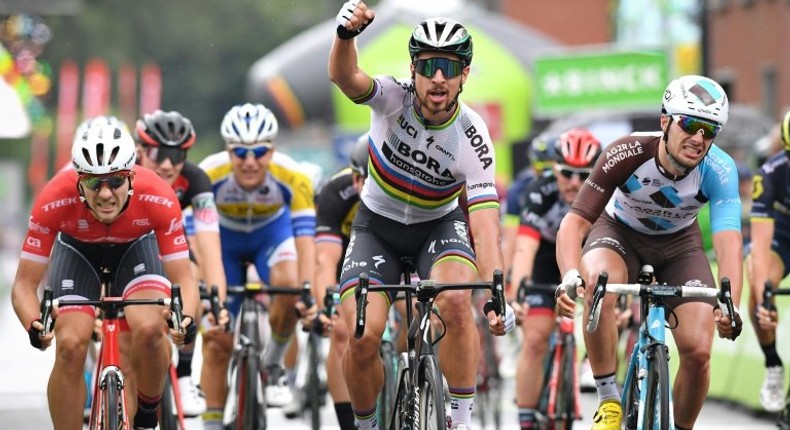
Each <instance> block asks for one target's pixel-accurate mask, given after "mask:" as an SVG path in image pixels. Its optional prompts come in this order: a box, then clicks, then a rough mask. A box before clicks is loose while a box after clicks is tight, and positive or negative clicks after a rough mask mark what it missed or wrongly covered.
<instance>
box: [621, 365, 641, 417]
mask: <svg viewBox="0 0 790 430" xmlns="http://www.w3.org/2000/svg"><path fill="white" fill-rule="evenodd" d="M628 366H629V368H628V369H627V371H626V376H625V381H624V383H623V394H622V396H621V398H620V401H621V403H622V405H623V424H624V425H625V429H626V430H635V429H636V425H637V423H638V422H639V378H638V377H637V376H638V371H639V368H638V364H637V361H636V355H633V354H632V356H631V359H630V360H629V361H628Z"/></svg>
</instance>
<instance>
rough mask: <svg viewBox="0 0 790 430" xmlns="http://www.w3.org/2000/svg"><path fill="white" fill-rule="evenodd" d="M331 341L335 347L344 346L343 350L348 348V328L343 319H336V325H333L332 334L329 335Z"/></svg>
mask: <svg viewBox="0 0 790 430" xmlns="http://www.w3.org/2000/svg"><path fill="white" fill-rule="evenodd" d="M329 340H330V343H331V345H332V347H334V348H342V349H341V351H342V350H345V349H346V344H347V343H348V329H347V328H346V323H345V322H343V321H342V320H339V319H338V320H336V321H335V323H334V325H333V326H332V334H331V335H330V336H329Z"/></svg>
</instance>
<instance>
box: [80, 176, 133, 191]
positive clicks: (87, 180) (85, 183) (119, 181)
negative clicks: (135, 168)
mask: <svg viewBox="0 0 790 430" xmlns="http://www.w3.org/2000/svg"><path fill="white" fill-rule="evenodd" d="M128 179H129V173H128V172H123V173H110V174H109V175H100V176H94V175H80V184H82V187H83V188H87V189H89V190H93V191H99V190H100V189H101V187H102V184H107V186H109V187H110V188H111V189H113V190H116V189H118V188H120V187H121V186H123V184H125V183H126V181H127V180H128Z"/></svg>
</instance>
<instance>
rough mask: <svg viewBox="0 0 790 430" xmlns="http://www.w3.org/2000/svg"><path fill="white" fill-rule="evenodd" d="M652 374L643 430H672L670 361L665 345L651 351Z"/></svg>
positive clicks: (649, 381) (648, 388)
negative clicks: (656, 429)
mask: <svg viewBox="0 0 790 430" xmlns="http://www.w3.org/2000/svg"><path fill="white" fill-rule="evenodd" d="M651 353H652V357H650V359H649V360H650V372H648V374H647V396H646V400H645V416H644V419H643V420H642V428H644V429H655V428H656V427H655V426H654V424H655V423H656V420H657V421H658V430H672V428H671V427H670V422H669V364H668V363H669V359H668V357H667V350H666V347H665V346H664V345H655V346H654V347H653V349H652V351H651Z"/></svg>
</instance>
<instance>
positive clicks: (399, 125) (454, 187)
mask: <svg viewBox="0 0 790 430" xmlns="http://www.w3.org/2000/svg"><path fill="white" fill-rule="evenodd" d="M373 18H374V13H373V11H372V10H370V9H368V8H367V6H366V5H365V3H364V2H362V1H357V0H352V1H349V2H346V3H345V4H344V5H343V6H342V8H341V11H340V13H339V14H338V16H337V23H338V27H337V29H336V30H337V37H336V38H335V40H334V43H333V45H332V49H331V51H330V55H329V77H330V79H331V80H332V81H333V82H334V83H335V84H336V85H337V86H338V88H339V89H340V90H341V91H342V92H343V93H344V94H345V95H346V96H347V97H348V98H349V99H351V100H352V101H354V102H356V103H359V104H365V105H368V106H369V107H370V108H371V110H372V115H371V124H370V143H369V156H370V161H369V165H368V170H369V176H368V178H367V179H366V180H365V183H364V185H363V188H362V194H361V196H360V199H361V203H360V206H359V209H358V211H357V215H356V216H355V218H354V221H353V224H352V230H351V238H350V242H349V245H348V248H347V250H346V254H345V258H344V260H343V272H342V275H341V278H340V290H341V300H342V303H341V314H342V315H343V316H344V319H345V322H346V324H347V326H349V327H351V326H353V323H354V315H355V306H356V303H355V300H354V299H352V297H353V296H354V294H353V291H354V287H355V286H356V285H357V283H358V278H359V275H360V274H361V273H363V272H366V273H368V275H369V276H370V282H371V284H396V283H398V282H399V281H400V275H401V273H402V269H403V267H402V265H403V263H402V260H401V259H402V258H403V257H410V258H413V259H414V262H415V266H416V269H417V274H418V275H419V276H420V278H421V279H434V280H437V281H438V282H443V283H454V282H458V283H464V282H473V281H475V280H476V279H478V276H479V277H480V278H482V279H484V280H490V279H491V276H492V274H493V271H494V269H502V267H503V266H502V253H501V251H500V248H499V239H500V236H499V200H498V198H497V192H496V188H495V186H494V170H495V169H494V160H495V156H494V147H493V144H492V142H491V138H490V137H489V135H488V129H487V127H486V125H485V123H484V122H483V120H482V118H481V117H480V116H479V115H478V114H477V113H475V112H474V111H473V110H472V109H470V108H469V107H468V106H466V105H465V104H463V103H461V102H460V101H459V100H458V96H459V95H460V93H461V90H462V86H463V84H464V83H465V82H466V79H467V78H468V76H469V71H470V64H471V61H472V37H471V36H470V35H469V33H468V32H467V30H466V28H465V27H464V26H463V25H461V24H460V23H458V22H456V21H455V20H452V19H449V18H429V19H427V20H425V21H423V22H421V23H420V24H419V25H418V26H417V27H416V28H415V29H414V31H413V33H412V35H411V38H410V40H409V45H408V46H409V53H410V56H411V60H412V62H411V72H412V73H411V79H410V80H396V79H395V78H393V77H391V76H378V77H375V78H371V77H370V76H369V75H368V74H367V73H365V72H364V71H363V70H361V69H360V68H359V66H358V64H357V50H356V47H355V45H354V40H353V38H354V37H355V36H356V35H358V34H359V33H360V32H361V31H363V30H364V29H365V27H366V26H367V25H368V24H370V22H371V21H372V20H373ZM464 190H465V191H466V193H467V196H468V202H469V223H468V224H469V227H470V228H471V233H473V236H474V238H475V247H476V251H477V253H475V251H474V250H472V246H471V244H470V241H469V231H470V230H468V228H467V222H466V220H465V218H464V214H463V212H462V210H461V209H460V207H459V206H458V196H459V195H460V194H461V192H462V191H464ZM391 299H392V297H391V295H386V294H375V295H370V296H368V305H367V308H368V314H367V315H368V317H367V322H366V329H365V334H364V335H363V336H362V338H361V339H354V338H351V339H349V343H348V348H347V349H346V353H345V356H344V360H343V369H344V375H345V379H346V384H347V386H348V390H349V394H350V398H351V406H352V409H353V411H354V415H355V417H356V419H357V422H358V423H359V427H360V429H361V430H370V429H377V428H378V424H377V422H376V418H375V416H376V413H375V412H376V411H375V408H376V396H377V394H378V392H379V391H380V390H381V386H382V383H383V377H384V375H383V369H382V365H381V362H380V361H379V359H378V357H379V345H380V342H381V336H382V334H383V332H384V327H385V323H386V318H387V309H388V307H389V306H390V303H391ZM436 305H437V307H438V308H439V312H440V314H441V315H442V319H443V320H444V322H445V323H446V326H447V332H446V335H445V337H444V339H443V340H442V342H440V343H439V346H438V356H439V357H440V363H439V364H440V366H441V369H442V373H443V374H444V376H445V377H446V378H447V385H448V388H449V393H450V403H451V407H450V410H451V417H450V418H451V425H450V428H452V429H467V428H469V427H470V422H471V413H472V407H473V401H474V393H475V386H476V379H477V365H478V362H479V354H480V339H479V336H478V332H477V330H476V329H475V321H474V317H473V314H472V302H471V293H470V292H469V291H448V292H445V293H443V294H441V295H439V296H438V298H437V300H436ZM508 314H509V316H510V317H511V318H509V319H508V321H509V322H510V323H511V324H510V325H509V326H508V327H507V328H512V326H513V325H514V321H515V318H514V317H513V315H512V314H513V312H512V309H510V311H509V312H508ZM488 317H489V320H490V322H491V327H490V329H491V330H492V331H494V332H495V333H497V334H500V335H501V334H504V333H505V330H506V324H505V321H503V320H502V319H500V318H497V317H496V316H495V314H494V312H493V311H491V312H489V313H488ZM503 317H504V316H503ZM441 357H452V359H449V358H448V359H444V360H442V359H441Z"/></svg>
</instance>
